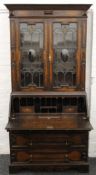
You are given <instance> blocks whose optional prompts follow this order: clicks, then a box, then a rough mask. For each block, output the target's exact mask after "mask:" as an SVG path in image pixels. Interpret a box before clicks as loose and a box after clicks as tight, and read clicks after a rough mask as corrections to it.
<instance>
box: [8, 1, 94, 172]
mask: <svg viewBox="0 0 96 175" xmlns="http://www.w3.org/2000/svg"><path fill="white" fill-rule="evenodd" d="M6 7H7V8H8V9H9V12H10V15H9V17H10V34H11V76H12V93H11V96H10V109H9V119H8V124H7V126H6V130H7V131H8V132H9V140H10V165H9V172H10V173H15V172H18V171H25V170H31V171H39V172H40V171H65V170H73V169H75V170H78V171H82V172H88V171H89V162H88V139H89V131H90V130H92V126H91V124H90V119H89V116H88V109H87V98H86V92H85V64H86V31H87V10H88V9H89V8H90V7H91V4H74V5H73V4H66V5H65V4H61V5H58V4H55V5H53V4H52V5H51V4H46V5H45V4H42V5H40V4H38V5H36V4H34V5H33V4H29V5H25V4H10V5H9V4H7V5H6Z"/></svg>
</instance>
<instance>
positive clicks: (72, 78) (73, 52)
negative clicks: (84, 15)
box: [49, 19, 83, 91]
mask: <svg viewBox="0 0 96 175" xmlns="http://www.w3.org/2000/svg"><path fill="white" fill-rule="evenodd" d="M81 24H82V23H81V21H80V20H77V19H69V20H68V19H63V20H60V19H58V20H51V21H50V27H49V28H50V44H49V45H50V46H49V62H50V87H51V88H52V89H53V90H56V91H57V90H64V91H66V90H67V91H68V90H69V91H70V90H79V89H80V88H81V82H80V81H81V79H80V76H81V72H80V69H81V67H80V66H81V55H80V53H81V31H82V30H81V29H82V28H81V26H82V25H81ZM82 71H83V69H82Z"/></svg>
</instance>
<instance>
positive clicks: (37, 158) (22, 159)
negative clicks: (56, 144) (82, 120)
mask: <svg viewBox="0 0 96 175" xmlns="http://www.w3.org/2000/svg"><path fill="white" fill-rule="evenodd" d="M86 160H87V153H86V151H84V150H83V151H82V150H70V151H69V152H68V151H65V152H63V153H58V152H57V153H53V154H52V153H33V152H32V151H29V150H12V151H11V162H17V163H35V162H38V163H39V162H40V163H44V162H45V163H46V162H55V163H56V162H70V161H73V162H75V161H86Z"/></svg>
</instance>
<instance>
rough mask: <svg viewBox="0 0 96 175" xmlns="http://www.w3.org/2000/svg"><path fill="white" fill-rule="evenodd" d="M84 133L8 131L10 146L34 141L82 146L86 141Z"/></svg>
mask: <svg viewBox="0 0 96 175" xmlns="http://www.w3.org/2000/svg"><path fill="white" fill-rule="evenodd" d="M87 138H88V134H86V133H70V134H58V133H56V134H52V133H50V134H38V133H37V134H33V133H30V134H23V133H14V134H13V133H10V142H11V147H16V146H17V147H31V146H33V145H34V144H36V143H39V144H41V145H43V144H45V145H46V144H47V145H48V144H49V145H50V144H51V145H52V144H54V143H56V144H61V145H63V146H65V147H66V146H67V147H68V146H69V147H70V146H80V145H81V146H82V145H86V144H87V141H88V139H87Z"/></svg>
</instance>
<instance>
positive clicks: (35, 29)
mask: <svg viewBox="0 0 96 175" xmlns="http://www.w3.org/2000/svg"><path fill="white" fill-rule="evenodd" d="M20 46H21V48H20V50H21V62H20V68H21V69H20V74H21V86H22V87H25V86H35V87H43V24H42V23H36V24H28V23H20Z"/></svg>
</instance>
